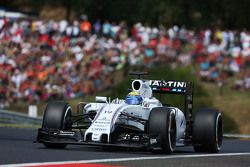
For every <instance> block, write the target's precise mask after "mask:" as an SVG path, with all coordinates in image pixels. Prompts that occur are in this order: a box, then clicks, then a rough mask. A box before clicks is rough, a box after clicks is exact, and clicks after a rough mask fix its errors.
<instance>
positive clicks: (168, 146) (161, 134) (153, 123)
mask: <svg viewBox="0 0 250 167" xmlns="http://www.w3.org/2000/svg"><path fill="white" fill-rule="evenodd" d="M148 128H149V129H148V130H149V134H152V135H157V136H158V139H159V140H158V141H157V143H158V146H160V147H161V148H162V151H163V152H164V153H167V154H170V153H172V152H173V151H174V149H175V145H176V121H175V113H174V111H173V110H171V109H169V108H165V107H157V108H153V109H152V111H151V113H150V115H149V124H148Z"/></svg>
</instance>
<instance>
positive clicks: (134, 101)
mask: <svg viewBox="0 0 250 167" xmlns="http://www.w3.org/2000/svg"><path fill="white" fill-rule="evenodd" d="M125 103H127V104H130V105H139V104H141V103H142V96H141V95H140V94H139V93H138V92H130V93H129V94H128V95H127V96H126V98H125Z"/></svg>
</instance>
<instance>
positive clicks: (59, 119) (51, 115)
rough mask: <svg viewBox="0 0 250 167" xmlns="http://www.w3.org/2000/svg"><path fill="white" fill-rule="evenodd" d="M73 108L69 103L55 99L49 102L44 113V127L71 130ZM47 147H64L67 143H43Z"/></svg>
mask: <svg viewBox="0 0 250 167" xmlns="http://www.w3.org/2000/svg"><path fill="white" fill-rule="evenodd" d="M71 114H72V110H71V107H70V105H69V104H68V103H66V102H63V101H55V102H50V103H48V104H47V106H46V109H45V111H44V115H43V124H42V129H45V130H46V129H53V130H71V125H72V123H71ZM43 144H44V145H45V146H46V147H47V148H56V149H58V148H59V149H62V148H65V147H66V144H58V143H43Z"/></svg>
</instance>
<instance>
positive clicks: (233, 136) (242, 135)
mask: <svg viewBox="0 0 250 167" xmlns="http://www.w3.org/2000/svg"><path fill="white" fill-rule="evenodd" d="M223 136H224V137H229V138H243V139H250V135H246V134H230V133H228V134H224V135H223Z"/></svg>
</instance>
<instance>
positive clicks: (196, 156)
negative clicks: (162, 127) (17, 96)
mask: <svg viewBox="0 0 250 167" xmlns="http://www.w3.org/2000/svg"><path fill="white" fill-rule="evenodd" d="M240 155H241V156H243V155H250V152H246V153H221V154H195V155H169V156H153V157H131V158H115V159H93V160H79V161H59V162H41V163H23V164H6V165H0V166H1V167H21V166H22V167H23V166H26V167H28V166H40V165H61V164H85V163H106V162H121V161H138V160H156V159H176V158H200V157H222V156H240Z"/></svg>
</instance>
